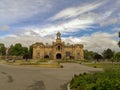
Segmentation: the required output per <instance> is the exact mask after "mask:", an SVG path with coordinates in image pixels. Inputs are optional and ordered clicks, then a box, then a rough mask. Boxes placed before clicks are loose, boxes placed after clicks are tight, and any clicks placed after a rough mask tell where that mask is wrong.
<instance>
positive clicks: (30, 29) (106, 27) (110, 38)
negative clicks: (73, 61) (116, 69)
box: [0, 0, 120, 52]
mask: <svg viewBox="0 0 120 90" xmlns="http://www.w3.org/2000/svg"><path fill="white" fill-rule="evenodd" d="M58 31H60V32H61V34H62V35H61V36H62V39H63V41H65V42H66V43H71V44H74V43H81V44H84V48H85V49H88V50H93V51H97V52H101V51H102V50H104V49H107V48H111V49H112V50H114V51H120V49H119V48H118V46H117V42H118V40H119V38H118V32H119V31H120V0H0V43H4V44H5V45H6V46H7V47H9V46H10V45H11V44H15V43H22V44H23V45H24V46H29V45H31V44H33V43H35V42H44V43H47V42H48V43H50V44H51V42H52V41H55V38H56V37H55V35H56V33H57V32H58Z"/></svg>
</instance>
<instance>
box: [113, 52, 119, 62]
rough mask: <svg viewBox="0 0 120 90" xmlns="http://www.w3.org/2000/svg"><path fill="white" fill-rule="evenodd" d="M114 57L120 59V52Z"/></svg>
mask: <svg viewBox="0 0 120 90" xmlns="http://www.w3.org/2000/svg"><path fill="white" fill-rule="evenodd" d="M114 59H115V60H116V61H120V52H117V53H116V54H115V56H114Z"/></svg>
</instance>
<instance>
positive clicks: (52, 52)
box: [33, 32, 84, 60]
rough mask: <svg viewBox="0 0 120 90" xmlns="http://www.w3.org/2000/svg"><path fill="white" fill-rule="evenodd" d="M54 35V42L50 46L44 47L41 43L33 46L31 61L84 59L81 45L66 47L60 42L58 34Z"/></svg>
mask: <svg viewBox="0 0 120 90" xmlns="http://www.w3.org/2000/svg"><path fill="white" fill-rule="evenodd" d="M56 35H57V38H56V41H55V42H53V43H52V45H48V44H46V45H44V44H43V43H42V42H38V43H35V44H33V59H37V60H38V59H52V60H53V59H54V60H56V59H61V60H66V59H77V60H83V59H84V53H83V45H82V44H74V45H70V44H68V45H66V44H65V43H64V42H62V40H61V34H60V32H58V33H57V34H56Z"/></svg>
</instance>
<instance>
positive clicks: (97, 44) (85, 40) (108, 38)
mask: <svg viewBox="0 0 120 90" xmlns="http://www.w3.org/2000/svg"><path fill="white" fill-rule="evenodd" d="M61 34H62V33H61ZM115 37H117V34H116V33H113V34H109V33H104V32H96V33H93V34H92V35H89V36H82V37H72V36H71V37H66V38H62V40H63V41H64V42H65V43H66V44H67V43H70V44H76V43H79V44H83V45H84V49H88V50H91V51H95V52H99V53H101V52H102V51H103V50H105V49H107V48H110V49H112V50H114V51H119V47H118V45H117V43H118V41H117V40H115V39H114V38H115ZM55 38H56V36H54V35H48V36H46V37H40V36H31V35H22V36H16V35H9V36H8V37H5V38H1V39H0V42H1V43H5V45H6V46H10V45H11V44H15V43H22V44H23V45H24V46H29V45H32V44H33V43H36V42H43V43H44V44H45V43H49V44H52V42H53V41H55Z"/></svg>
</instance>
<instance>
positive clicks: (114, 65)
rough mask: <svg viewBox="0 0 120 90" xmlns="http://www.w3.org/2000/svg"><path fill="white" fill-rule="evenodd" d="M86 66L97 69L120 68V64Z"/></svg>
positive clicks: (88, 64) (89, 64)
mask: <svg viewBox="0 0 120 90" xmlns="http://www.w3.org/2000/svg"><path fill="white" fill-rule="evenodd" d="M84 65H86V66H90V67H95V68H120V63H110V62H109V63H104V62H103V63H86V64H84Z"/></svg>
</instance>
